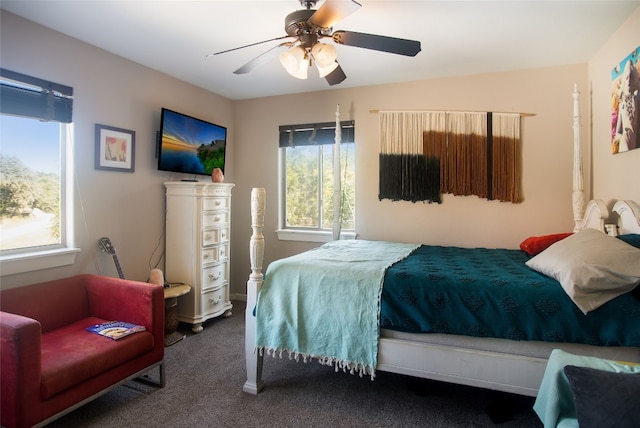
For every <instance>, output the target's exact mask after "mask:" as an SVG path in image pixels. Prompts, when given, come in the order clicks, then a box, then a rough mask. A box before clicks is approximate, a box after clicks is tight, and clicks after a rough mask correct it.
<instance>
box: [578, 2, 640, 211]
mask: <svg viewBox="0 0 640 428" xmlns="http://www.w3.org/2000/svg"><path fill="white" fill-rule="evenodd" d="M638 46H640V8H637V9H636V10H635V13H633V14H632V15H631V16H630V17H629V19H628V20H627V21H626V22H625V23H624V25H622V27H620V29H618V31H617V32H616V33H615V34H614V35H613V36H612V37H611V38H610V39H609V41H608V42H607V43H606V44H605V45H604V46H603V47H602V49H600V51H599V52H598V53H597V54H596V55H595V56H594V57H593V59H592V60H591V61H589V69H588V70H589V84H590V90H591V111H592V113H591V115H592V120H593V131H592V133H593V139H592V141H591V150H592V152H593V197H594V198H600V199H603V200H605V201H607V202H608V204H609V208H611V204H612V200H613V199H632V200H635V201H639V202H640V149H636V150H631V151H628V152H624V153H618V154H616V155H613V154H611V151H610V146H609V144H610V142H611V136H610V132H611V131H610V126H611V125H610V123H611V122H610V117H611V93H612V89H611V70H612V69H613V67H614V66H615V65H617V64H619V63H620V61H621V60H622V59H623V58H625V57H626V56H627V55H629V54H630V53H631V52H632V51H633V50H634V49H636V48H638Z"/></svg>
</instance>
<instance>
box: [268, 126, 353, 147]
mask: <svg viewBox="0 0 640 428" xmlns="http://www.w3.org/2000/svg"><path fill="white" fill-rule="evenodd" d="M340 129H341V130H342V142H343V143H354V142H355V121H353V120H347V121H342V122H340ZM279 130H280V140H279V147H281V148H282V147H295V146H316V145H321V144H335V131H336V123H335V122H325V123H307V124H301V125H282V126H280V128H279Z"/></svg>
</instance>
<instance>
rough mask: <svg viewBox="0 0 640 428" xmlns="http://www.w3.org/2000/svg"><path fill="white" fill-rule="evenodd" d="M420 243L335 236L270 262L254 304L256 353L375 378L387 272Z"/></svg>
mask: <svg viewBox="0 0 640 428" xmlns="http://www.w3.org/2000/svg"><path fill="white" fill-rule="evenodd" d="M417 247H418V245H416V244H401V243H392V242H379V241H363V240H345V241H333V242H329V243H327V244H324V245H322V246H320V247H318V248H315V249H313V250H310V251H307V252H304V253H301V254H297V255H295V256H292V257H288V258H285V259H281V260H277V261H274V262H272V263H270V264H269V267H268V268H267V272H266V274H265V280H264V284H263V286H262V289H261V290H260V294H259V296H258V302H257V306H256V347H257V350H258V352H260V353H264V352H266V353H267V354H274V355H282V354H283V353H286V354H288V355H289V357H291V358H295V359H296V360H298V359H303V360H305V361H306V360H307V359H310V358H314V359H318V360H319V361H320V362H321V363H323V364H329V365H333V366H334V367H335V368H336V370H338V369H343V370H346V371H349V372H351V373H358V374H360V375H361V376H362V375H370V376H371V377H372V378H373V377H374V376H375V367H376V365H377V357H378V337H379V329H380V327H379V314H380V295H381V289H382V281H383V278H384V273H385V270H386V269H387V267H389V266H391V265H392V264H393V263H395V262H397V261H398V260H401V259H403V258H405V257H406V256H407V255H409V254H410V253H411V252H412V251H413V250H415V249H416V248H417Z"/></svg>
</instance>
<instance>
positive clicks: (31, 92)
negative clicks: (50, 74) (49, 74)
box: [0, 68, 73, 123]
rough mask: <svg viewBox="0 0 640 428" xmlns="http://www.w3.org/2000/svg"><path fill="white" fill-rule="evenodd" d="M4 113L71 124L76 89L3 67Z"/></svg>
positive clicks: (0, 95) (0, 105)
mask: <svg viewBox="0 0 640 428" xmlns="http://www.w3.org/2000/svg"><path fill="white" fill-rule="evenodd" d="M0 78H1V79H0V112H2V113H3V114H10V115H14V116H24V117H31V118H34V119H39V120H43V121H55V122H61V123H71V121H72V112H73V88H72V87H70V86H65V85H61V84H59V83H54V82H50V81H48V80H43V79H39V78H37V77H32V76H28V75H26V74H22V73H17V72H15V71H11V70H7V69H5V68H0Z"/></svg>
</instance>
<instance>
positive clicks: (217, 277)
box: [209, 273, 220, 281]
mask: <svg viewBox="0 0 640 428" xmlns="http://www.w3.org/2000/svg"><path fill="white" fill-rule="evenodd" d="M219 279H220V274H217V275H216V274H213V273H210V274H209V280H211V281H217V280H219Z"/></svg>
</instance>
